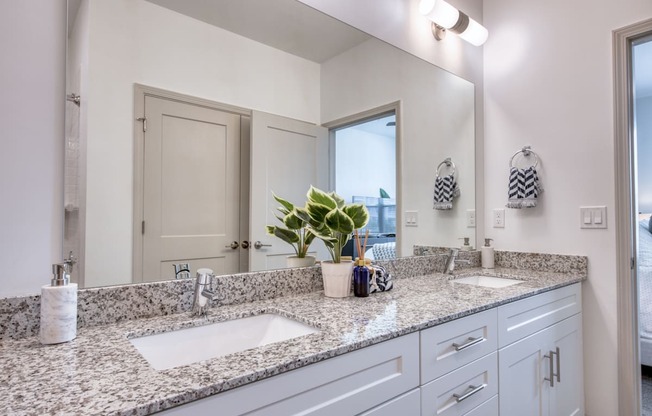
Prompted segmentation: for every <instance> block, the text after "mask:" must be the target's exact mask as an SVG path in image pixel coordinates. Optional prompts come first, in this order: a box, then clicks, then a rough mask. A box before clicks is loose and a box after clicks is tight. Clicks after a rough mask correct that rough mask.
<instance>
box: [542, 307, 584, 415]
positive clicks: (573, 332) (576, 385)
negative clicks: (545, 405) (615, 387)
mask: <svg viewBox="0 0 652 416" xmlns="http://www.w3.org/2000/svg"><path fill="white" fill-rule="evenodd" d="M581 317H582V315H575V316H573V317H571V318H569V319H566V320H564V321H562V322H560V323H558V324H557V325H554V326H552V327H551V328H550V337H551V339H550V341H551V345H550V350H551V351H554V352H555V354H554V356H555V358H554V365H555V370H554V371H555V374H556V375H555V386H554V387H552V388H550V414H551V415H555V416H571V415H572V416H579V415H583V414H584V389H583V388H582V386H583V385H584V382H583V366H582V363H583V358H582V319H581ZM557 348H559V350H557ZM557 351H559V355H557ZM558 358H559V360H557V359H558Z"/></svg>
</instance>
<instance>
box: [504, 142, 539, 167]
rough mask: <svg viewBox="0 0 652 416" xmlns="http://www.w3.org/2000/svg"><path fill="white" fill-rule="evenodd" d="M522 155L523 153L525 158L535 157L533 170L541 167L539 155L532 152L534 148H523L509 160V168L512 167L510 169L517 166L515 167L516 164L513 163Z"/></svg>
mask: <svg viewBox="0 0 652 416" xmlns="http://www.w3.org/2000/svg"><path fill="white" fill-rule="evenodd" d="M521 153H523V156H525V157H529V156H534V165H532V167H533V168H536V167H537V166H538V165H539V155H537V154H536V153H534V151H533V150H532V147H531V146H523V148H522V149H521V150H519V151H518V152H516V153H514V154H513V155H512V157H511V158H510V159H509V167H510V168H513V167H515V166H514V163H513V162H514V158H515V157H516V156H517V155H519V154H521Z"/></svg>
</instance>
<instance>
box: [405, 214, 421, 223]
mask: <svg viewBox="0 0 652 416" xmlns="http://www.w3.org/2000/svg"><path fill="white" fill-rule="evenodd" d="M405 226H406V227H418V226H419V211H405Z"/></svg>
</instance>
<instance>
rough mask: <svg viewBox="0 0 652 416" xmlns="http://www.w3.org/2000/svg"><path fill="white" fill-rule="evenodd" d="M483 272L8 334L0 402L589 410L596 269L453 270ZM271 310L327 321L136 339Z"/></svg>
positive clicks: (261, 409)
mask: <svg viewBox="0 0 652 416" xmlns="http://www.w3.org/2000/svg"><path fill="white" fill-rule="evenodd" d="M505 263H508V262H505ZM479 272H480V270H479V269H463V270H458V272H457V273H458V274H456V275H455V276H450V275H443V274H439V273H435V274H428V275H421V276H415V277H409V278H400V279H397V280H396V283H395V288H394V289H393V290H392V291H390V292H386V293H380V294H374V295H372V296H370V297H369V298H354V297H350V298H346V299H329V298H325V297H324V296H323V293H322V292H321V291H313V292H309V293H304V294H297V295H290V296H283V297H278V298H275V299H268V300H258V301H253V302H246V303H241V304H234V305H226V306H220V307H215V308H212V309H211V311H210V312H209V314H208V316H207V317H206V318H201V319H199V318H192V317H191V316H190V315H189V314H188V313H178V314H174V315H168V316H158V317H152V318H148V319H135V320H129V321H123V322H118V323H114V324H110V325H99V326H92V327H82V328H80V330H79V333H78V337H77V338H76V339H75V340H73V341H72V342H69V343H65V344H59V345H55V346H42V345H40V344H39V343H38V340H37V339H36V337H27V338H22V339H14V340H9V339H5V340H4V341H3V342H2V345H1V346H0V361H2V362H3V367H4V368H11V369H12V371H11V372H3V375H2V376H1V377H2V383H1V385H2V386H3V393H4V394H3V395H2V397H1V398H0V413H3V414H79V415H84V414H89V415H90V414H120V415H126V414H135V415H145V414H152V413H156V412H163V413H162V414H171V415H174V414H195V415H202V414H207V415H208V414H215V415H237V414H242V413H247V414H261V415H262V414H264V415H276V414H278V415H287V414H295V413H298V412H305V413H302V414H315V415H316V414H342V415H344V414H366V415H393V414H402V415H403V414H405V415H435V414H443V415H478V414H482V415H493V414H501V415H510V414H533V415H534V414H551V415H553V414H556V415H561V414H572V413H573V412H574V411H579V412H580V414H581V412H582V410H583V394H582V391H583V389H582V354H581V294H580V293H581V287H580V284H579V283H580V282H581V281H582V280H584V279H586V271H585V270H584V272H577V271H571V272H563V273H562V272H541V271H533V270H522V269H513V268H497V269H495V270H494V271H493V272H491V273H489V274H490V275H492V276H496V277H512V278H516V279H521V280H523V282H522V283H519V284H515V285H512V286H507V287H502V288H490V287H483V286H477V285H470V284H462V283H456V282H455V280H454V278H458V277H462V276H467V275H470V274H474V275H478V274H479ZM272 273H273V272H272ZM482 274H483V275H487V273H485V272H482ZM268 275H269V272H268ZM268 277H269V276H268ZM286 277H288V276H286ZM451 279H452V280H451ZM277 283H278V284H281V285H282V284H283V282H277ZM262 313H274V314H278V315H282V316H284V317H286V318H290V319H294V320H297V321H300V322H302V323H304V324H307V325H310V326H312V327H314V328H317V329H318V331H317V332H314V333H311V334H309V335H305V336H301V337H298V338H292V339H288V340H285V341H281V342H278V343H274V344H268V345H264V346H260V347H256V348H252V349H248V350H244V351H239V352H235V353H232V354H228V355H225V356H221V357H216V358H212V359H208V360H203V361H197V362H191V363H190V364H187V365H182V366H179V367H174V368H170V369H167V370H155V369H154V368H152V367H151V366H150V365H149V364H148V362H147V361H146V360H145V358H143V356H142V355H141V354H140V353H139V352H138V351H137V350H136V348H135V347H134V346H133V345H132V344H131V342H130V338H134V337H139V336H144V335H148V334H156V333H161V332H166V331H170V330H177V329H180V328H186V327H192V326H197V325H203V324H207V323H212V322H217V321H226V320H231V319H237V318H241V317H246V316H251V315H258V314H262ZM557 347H559V350H557ZM207 348H208V346H207ZM16 351H20V354H17V353H16ZM186 353H187V354H188V356H190V357H193V356H194V355H196V352H195V351H194V350H192V349H189V350H188V351H186ZM499 375H500V376H499ZM544 379H548V381H546V380H544ZM524 392H527V394H524ZM523 409H527V410H525V411H524V410H523ZM578 409H579V410H578ZM535 410H536V411H535ZM541 411H543V413H541Z"/></svg>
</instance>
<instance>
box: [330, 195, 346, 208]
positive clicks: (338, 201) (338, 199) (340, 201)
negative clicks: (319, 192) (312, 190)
mask: <svg viewBox="0 0 652 416" xmlns="http://www.w3.org/2000/svg"><path fill="white" fill-rule="evenodd" d="M328 195H329V196H330V197H331V198H333V200H334V201H335V203H336V204H337V207H338V208H340V209H342V208H344V206H345V205H346V201H345V200H344V198H342V197H341V196H339V195H338V194H336V193H335V192H331V193H330V194H328Z"/></svg>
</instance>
